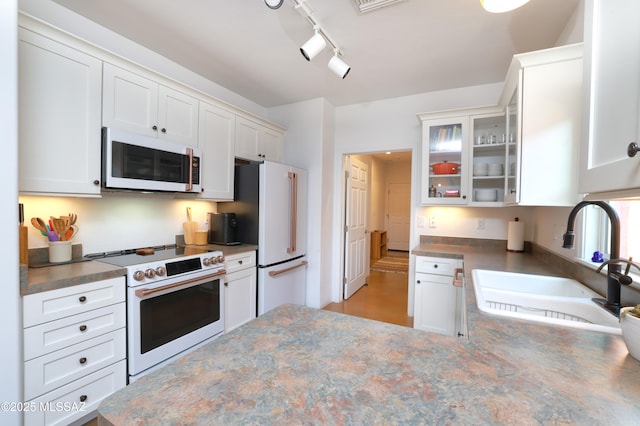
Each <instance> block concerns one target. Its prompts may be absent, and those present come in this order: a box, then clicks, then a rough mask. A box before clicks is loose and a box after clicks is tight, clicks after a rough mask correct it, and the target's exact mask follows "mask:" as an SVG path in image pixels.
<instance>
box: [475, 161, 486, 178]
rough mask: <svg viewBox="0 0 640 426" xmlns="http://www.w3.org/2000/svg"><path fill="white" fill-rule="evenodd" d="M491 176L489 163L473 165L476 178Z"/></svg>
mask: <svg viewBox="0 0 640 426" xmlns="http://www.w3.org/2000/svg"><path fill="white" fill-rule="evenodd" d="M488 174H489V163H473V175H474V176H487V175H488Z"/></svg>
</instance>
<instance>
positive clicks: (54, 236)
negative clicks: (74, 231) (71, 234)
mask: <svg viewBox="0 0 640 426" xmlns="http://www.w3.org/2000/svg"><path fill="white" fill-rule="evenodd" d="M47 236H48V237H49V242H53V241H60V237H58V234H56V231H49V232H47Z"/></svg>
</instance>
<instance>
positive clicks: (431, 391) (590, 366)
mask: <svg viewBox="0 0 640 426" xmlns="http://www.w3.org/2000/svg"><path fill="white" fill-rule="evenodd" d="M412 252H413V253H414V254H419V255H424V256H452V257H462V256H464V261H465V270H466V272H467V273H469V272H470V271H471V270H472V269H473V268H476V267H482V268H491V269H502V270H508V271H518V272H533V273H547V274H562V272H561V271H559V270H553V268H550V267H549V266H547V265H545V264H544V263H542V262H539V261H538V260H537V259H536V258H535V257H534V256H531V255H528V254H523V253H508V252H505V250H504V249H502V250H500V249H487V248H485V247H460V246H456V245H443V244H438V245H435V244H424V245H422V244H421V245H420V246H419V247H416V248H415V249H414V250H413V251H412ZM467 276H470V274H468V275H467ZM465 292H466V298H467V310H468V312H467V318H468V327H469V339H468V340H467V339H455V338H453V337H448V336H442V335H438V334H433V333H428V332H424V331H420V330H415V329H411V328H406V327H400V326H396V325H392V324H384V323H381V322H377V321H371V320H367V319H362V318H355V317H351V316H347V315H344V314H339V313H334V312H328V311H322V310H317V309H312V308H306V307H299V306H291V305H286V306H282V307H280V308H277V309H276V310H273V311H271V312H268V313H267V314H265V315H264V316H261V317H259V318H257V319H256V320H254V321H251V322H250V323H248V324H245V325H244V326H242V327H239V328H238V329H236V330H234V331H232V332H231V333H228V334H226V335H223V336H222V337H220V338H219V339H217V340H216V341H214V342H212V343H210V344H209V345H206V346H204V347H202V348H200V349H199V350H197V351H195V352H193V353H191V354H189V355H187V356H185V357H184V358H182V359H180V360H178V361H176V362H175V363H172V364H169V365H168V366H166V367H165V368H162V369H160V370H158V371H156V372H154V373H152V374H150V375H149V376H146V377H144V378H142V379H141V380H139V381H137V382H136V383H133V384H132V385H130V386H128V387H126V388H125V389H122V390H120V391H118V392H116V393H115V394H114V395H112V396H110V397H108V398H107V399H106V400H105V401H103V403H102V404H101V405H100V407H99V410H98V411H99V421H100V424H106V425H110V424H113V425H132V424H137V425H142V424H149V425H151V424H154V425H156V424H174V423H181V424H440V423H444V424H518V425H522V424H559V423H560V424H589V425H592V424H603V425H604V424H606V425H609V424H620V425H627V424H637V422H638V419H639V418H640V404H639V403H638V401H639V400H640V363H639V362H638V361H636V360H635V359H633V358H632V357H631V356H630V355H628V353H627V350H626V347H625V345H624V342H623V341H622V338H621V337H620V336H614V335H608V334H603V333H597V332H592V331H585V330H577V329H571V328H566V327H560V326H553V325H540V324H537V323H533V322H527V321H523V320H517V319H505V318H502V317H495V316H491V315H487V314H484V313H481V312H480V311H479V310H478V309H477V308H476V306H475V298H474V295H473V288H472V285H470V284H469V282H468V281H467V288H466V290H465Z"/></svg>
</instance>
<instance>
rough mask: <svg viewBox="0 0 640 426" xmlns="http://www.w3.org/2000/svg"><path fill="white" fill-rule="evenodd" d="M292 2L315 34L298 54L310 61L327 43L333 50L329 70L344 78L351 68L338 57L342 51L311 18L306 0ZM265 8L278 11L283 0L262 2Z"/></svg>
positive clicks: (313, 17) (311, 14) (311, 13)
mask: <svg viewBox="0 0 640 426" xmlns="http://www.w3.org/2000/svg"><path fill="white" fill-rule="evenodd" d="M291 1H292V2H293V6H294V8H295V9H296V10H298V12H300V14H301V15H302V16H304V17H305V18H306V19H307V21H309V23H311V25H313V31H314V32H315V34H314V35H313V37H311V38H310V39H309V40H307V42H306V43H305V44H303V45H302V47H301V48H300V53H302V56H304V58H305V59H306V60H307V61H311V60H312V59H313V58H314V57H315V56H316V55H317V54H318V53H320V52H322V49H324V48H325V47H326V46H327V43H329V44H330V45H331V47H332V48H333V53H334V54H333V57H332V58H331V60H330V61H329V64H328V66H329V69H330V70H331V71H333V72H334V73H336V74H337V75H338V76H339V77H341V78H345V77H346V76H347V74H349V71H351V67H350V66H349V65H347V64H345V63H344V61H343V60H342V59H340V56H341V55H342V51H341V50H340V48H339V47H338V45H337V44H336V43H335V42H334V41H333V39H332V38H331V37H330V36H329V34H327V32H326V31H325V30H323V29H322V28H321V27H320V23H319V22H318V20H317V19H316V18H315V16H313V12H312V11H311V7H310V6H309V5H308V4H307V0H291ZM264 2H265V3H266V5H267V7H269V8H270V9H278V8H279V7H280V6H282V3H283V2H284V0H264Z"/></svg>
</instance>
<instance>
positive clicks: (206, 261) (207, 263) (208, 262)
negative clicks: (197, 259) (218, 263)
mask: <svg viewBox="0 0 640 426" xmlns="http://www.w3.org/2000/svg"><path fill="white" fill-rule="evenodd" d="M202 263H203V264H204V266H209V265H211V259H209V258H208V257H205V258H204V259H202Z"/></svg>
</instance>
